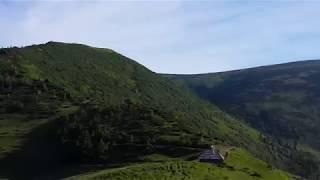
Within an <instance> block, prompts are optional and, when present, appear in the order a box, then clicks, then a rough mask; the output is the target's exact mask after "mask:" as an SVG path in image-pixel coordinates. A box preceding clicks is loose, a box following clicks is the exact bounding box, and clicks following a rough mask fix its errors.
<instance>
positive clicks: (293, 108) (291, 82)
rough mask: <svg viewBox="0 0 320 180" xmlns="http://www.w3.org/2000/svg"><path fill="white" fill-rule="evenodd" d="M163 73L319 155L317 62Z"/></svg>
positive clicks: (283, 140)
mask: <svg viewBox="0 0 320 180" xmlns="http://www.w3.org/2000/svg"><path fill="white" fill-rule="evenodd" d="M166 76H167V77H170V78H173V79H176V80H178V81H180V82H182V83H185V84H186V85H187V86H189V87H190V88H191V89H192V90H193V91H194V92H195V93H196V94H197V95H199V96H200V97H202V98H203V99H206V100H209V101H210V102H212V103H214V104H217V105H218V106H219V107H221V108H222V109H223V110H225V111H227V112H229V113H231V114H233V115H235V116H236V117H238V118H240V119H242V120H244V121H245V122H247V123H249V124H250V125H251V126H253V127H255V128H257V129H259V130H261V131H263V132H264V133H266V134H268V135H271V136H272V137H273V139H275V140H276V141H278V142H280V143H282V144H285V145H286V146H288V147H291V148H292V149H299V150H302V151H306V152H311V153H312V154H313V157H312V156H311V158H313V159H318V158H319V150H320V141H319V139H320V133H319V130H320V114H319V112H318V109H319V108H320V101H319V100H320V99H319V98H320V94H319V92H320V91H319V90H320V80H319V77H320V61H302V62H297V63H288V64H281V65H274V66H265V67H258V68H251V69H244V70H238V71H230V72H222V73H212V74H199V75H166ZM307 156H310V155H306V156H305V157H307Z"/></svg>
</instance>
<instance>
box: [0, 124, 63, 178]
mask: <svg viewBox="0 0 320 180" xmlns="http://www.w3.org/2000/svg"><path fill="white" fill-rule="evenodd" d="M50 125H51V123H46V124H43V125H40V126H38V127H37V128H35V129H34V130H33V131H32V132H31V133H29V134H28V135H27V136H26V140H25V143H24V144H23V145H22V146H21V147H19V148H18V149H17V150H14V151H13V152H10V153H8V154H7V155H6V156H5V157H4V158H2V159H0V179H1V178H8V179H34V178H35V177H37V176H41V175H43V174H45V173H46V172H48V171H51V170H53V168H54V167H57V165H58V164H59V161H60V159H59V158H58V157H59V156H58V155H59V152H58V151H56V149H57V148H56V145H55V144H54V143H51V142H50V140H49V141H48V139H47V136H48V135H49V133H48V127H49V126H50Z"/></svg>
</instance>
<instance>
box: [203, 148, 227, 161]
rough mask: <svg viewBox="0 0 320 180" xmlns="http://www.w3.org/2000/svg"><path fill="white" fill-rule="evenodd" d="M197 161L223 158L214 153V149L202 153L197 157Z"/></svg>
mask: <svg viewBox="0 0 320 180" xmlns="http://www.w3.org/2000/svg"><path fill="white" fill-rule="evenodd" d="M199 159H200V160H202V159H207V160H224V157H223V156H222V155H221V154H220V153H218V152H217V151H215V150H214V149H210V150H206V151H204V152H202V153H201V154H200V156H199Z"/></svg>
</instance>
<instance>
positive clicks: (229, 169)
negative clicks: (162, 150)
mask: <svg viewBox="0 0 320 180" xmlns="http://www.w3.org/2000/svg"><path fill="white" fill-rule="evenodd" d="M294 178H295V177H293V176H291V175H289V174H287V173H285V172H283V171H279V170H276V169H273V168H272V167H271V166H270V165H267V164H266V163H264V162H263V161H260V160H258V159H256V158H254V157H252V156H251V155H250V154H249V153H248V152H246V151H244V150H241V149H234V150H232V152H231V154H230V156H229V157H228V159H227V161H226V164H225V165H222V166H220V167H218V166H213V165H210V164H206V163H199V162H196V161H166V162H155V163H143V164H136V165H130V166H127V167H124V168H115V169H109V170H101V171H98V172H94V173H89V174H83V175H78V176H73V177H70V178H67V179H119V180H120V179H141V180H142V179H146V180H150V179H172V180H174V179H190V180H191V179H197V180H204V179H217V180H218V179H229V180H238V179H246V180H251V179H252V180H253V179H266V180H268V179H270V180H274V179H278V180H289V179H290V180H292V179H294Z"/></svg>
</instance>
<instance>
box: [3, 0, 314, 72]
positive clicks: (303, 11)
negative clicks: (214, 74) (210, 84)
mask: <svg viewBox="0 0 320 180" xmlns="http://www.w3.org/2000/svg"><path fill="white" fill-rule="evenodd" d="M319 7H320V3H317V2H311V1H309V2H306V3H299V2H294V1H283V2H281V3H280V2H277V1H274V2H260V3H247V4H244V3H238V2H234V1H214V2H209V1H201V2H191V1H188V2H184V1H72V0H69V1H67V0H65V1H63V0H54V1H49V0H47V1H40V0H37V1H15V2H14V3H9V2H7V3H5V4H4V3H1V2H0V34H1V39H0V46H9V45H28V44H35V43H43V42H47V41H50V40H54V41H64V42H78V43H85V44H89V45H93V46H99V47H106V48H111V49H114V50H116V51H119V52H120V53H123V54H125V55H127V56H129V57H131V58H133V59H136V60H137V61H139V62H140V63H142V64H144V65H146V66H147V67H149V68H151V69H152V70H154V71H157V72H170V73H199V72H210V71H222V70H229V69H237V68H243V67H251V66H257V65H264V64H271V63H277V62H283V61H289V60H298V59H304V58H315V57H317V56H319V55H320V51H319V50H318V48H317V46H316V44H317V43H318V42H319V40H320V36H319V35H320V24H319V23H318V17H319V16H320V12H319V11H318V9H319Z"/></svg>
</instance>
